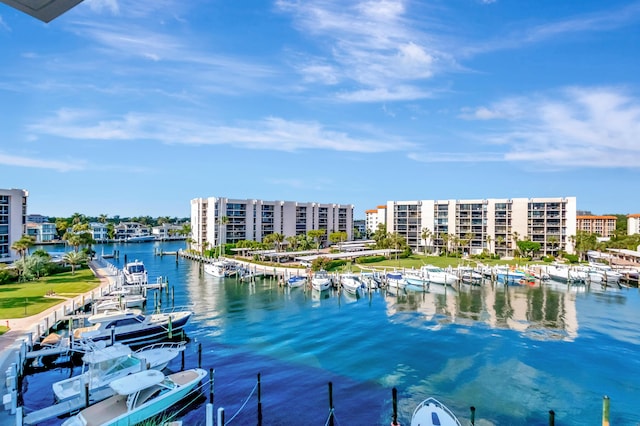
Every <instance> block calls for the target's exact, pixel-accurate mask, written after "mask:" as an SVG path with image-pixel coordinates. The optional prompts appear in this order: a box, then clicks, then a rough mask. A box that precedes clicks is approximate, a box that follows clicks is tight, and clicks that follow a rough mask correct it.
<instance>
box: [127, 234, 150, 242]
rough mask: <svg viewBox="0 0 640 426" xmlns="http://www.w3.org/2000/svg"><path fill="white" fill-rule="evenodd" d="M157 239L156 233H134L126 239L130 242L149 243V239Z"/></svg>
mask: <svg viewBox="0 0 640 426" xmlns="http://www.w3.org/2000/svg"><path fill="white" fill-rule="evenodd" d="M155 240H156V237H155V235H150V234H138V235H132V236H130V237H128V238H127V239H126V240H125V241H126V242H128V243H147V242H149V241H155Z"/></svg>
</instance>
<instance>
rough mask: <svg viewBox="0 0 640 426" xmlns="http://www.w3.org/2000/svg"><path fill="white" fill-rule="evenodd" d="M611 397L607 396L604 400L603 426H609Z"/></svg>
mask: <svg viewBox="0 0 640 426" xmlns="http://www.w3.org/2000/svg"><path fill="white" fill-rule="evenodd" d="M610 402H611V401H610V400H609V397H608V396H607V395H605V396H604V397H603V398H602V426H609V404H610Z"/></svg>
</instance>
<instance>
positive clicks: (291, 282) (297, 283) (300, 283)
mask: <svg viewBox="0 0 640 426" xmlns="http://www.w3.org/2000/svg"><path fill="white" fill-rule="evenodd" d="M306 283H307V277H303V276H302V275H294V276H292V277H290V278H289V279H288V280H287V285H288V286H289V287H291V288H297V287H304V285H305V284H306Z"/></svg>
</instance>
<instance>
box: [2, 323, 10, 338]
mask: <svg viewBox="0 0 640 426" xmlns="http://www.w3.org/2000/svg"><path fill="white" fill-rule="evenodd" d="M7 331H9V327H7V326H5V325H0V336H2V335H3V334H4V333H6V332H7Z"/></svg>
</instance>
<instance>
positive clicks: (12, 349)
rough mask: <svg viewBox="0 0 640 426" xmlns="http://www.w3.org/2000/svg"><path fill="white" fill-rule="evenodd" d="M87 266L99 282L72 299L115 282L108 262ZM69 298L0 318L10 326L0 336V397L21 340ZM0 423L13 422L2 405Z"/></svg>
mask: <svg viewBox="0 0 640 426" xmlns="http://www.w3.org/2000/svg"><path fill="white" fill-rule="evenodd" d="M89 267H90V268H91V270H92V271H93V274H94V275H95V276H96V277H97V278H99V279H100V284H99V285H98V287H96V288H95V289H93V290H91V291H88V292H86V293H85V294H83V295H80V296H77V297H75V298H74V299H73V300H75V299H79V298H86V297H90V296H91V293H92V292H96V291H98V292H99V291H100V290H101V289H102V288H106V287H109V286H110V285H113V284H115V281H116V280H115V276H114V275H113V273H112V271H110V270H109V268H108V264H100V263H99V262H98V261H91V262H90V263H89ZM69 300H70V299H65V298H60V303H58V304H57V305H55V306H52V307H50V308H49V309H47V310H45V311H43V312H40V313H38V314H35V315H31V316H29V317H26V318H9V319H0V324H3V325H6V324H8V325H9V327H10V328H11V330H9V331H8V332H6V333H5V334H3V335H1V336H0V375H1V380H0V397H1V396H2V395H5V394H6V393H8V392H9V390H8V389H7V385H6V380H5V377H6V376H5V372H6V371H7V369H9V368H10V367H11V364H12V363H13V362H16V359H17V357H18V353H19V351H20V346H21V344H22V341H23V340H27V336H28V334H29V333H34V337H36V336H35V333H36V332H37V331H38V327H39V326H40V325H41V324H42V322H43V321H45V319H46V318H49V317H51V315H53V314H54V312H56V311H58V310H60V309H61V308H63V307H64V306H65V304H67V303H68V302H69ZM51 325H53V324H51ZM0 424H2V425H7V424H15V418H14V416H12V415H11V414H10V412H9V411H5V410H4V407H2V406H0Z"/></svg>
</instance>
